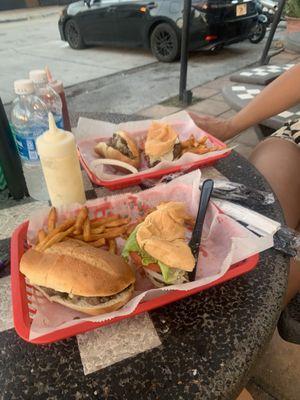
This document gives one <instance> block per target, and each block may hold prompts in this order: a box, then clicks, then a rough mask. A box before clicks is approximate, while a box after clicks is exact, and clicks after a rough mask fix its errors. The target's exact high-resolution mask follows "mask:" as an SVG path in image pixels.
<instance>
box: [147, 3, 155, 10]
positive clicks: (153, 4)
mask: <svg viewBox="0 0 300 400" xmlns="http://www.w3.org/2000/svg"><path fill="white" fill-rule="evenodd" d="M146 7H147V8H148V10H152V9H153V8H156V7H157V4H156V3H154V2H152V3H148V4H147V5H146Z"/></svg>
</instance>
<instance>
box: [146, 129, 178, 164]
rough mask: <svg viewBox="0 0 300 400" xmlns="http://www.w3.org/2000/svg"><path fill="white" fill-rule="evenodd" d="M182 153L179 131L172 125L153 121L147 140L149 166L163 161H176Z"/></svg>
mask: <svg viewBox="0 0 300 400" xmlns="http://www.w3.org/2000/svg"><path fill="white" fill-rule="evenodd" d="M181 154H182V149H181V144H180V141H179V138H178V134H177V132H176V131H175V130H174V129H173V128H172V126H171V125H168V124H162V123H159V122H153V123H152V125H151V126H150V128H149V131H148V135H147V139H146V142H145V157H146V160H147V164H148V166H149V167H154V166H155V165H156V164H158V163H159V162H161V161H174V160H176V159H178V158H179V157H180V156H181Z"/></svg>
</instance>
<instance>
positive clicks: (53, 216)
mask: <svg viewBox="0 0 300 400" xmlns="http://www.w3.org/2000/svg"><path fill="white" fill-rule="evenodd" d="M56 222H57V212H56V208H55V207H51V210H50V211H49V215H48V233H51V232H52V231H53V230H54V229H55V226H56Z"/></svg>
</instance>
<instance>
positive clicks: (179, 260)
mask: <svg viewBox="0 0 300 400" xmlns="http://www.w3.org/2000/svg"><path fill="white" fill-rule="evenodd" d="M190 220H191V216H189V215H188V214H187V213H186V211H185V205H184V203H180V202H169V203H163V204H161V205H159V206H158V207H157V209H156V210H155V211H153V212H152V213H151V214H149V215H148V216H147V217H146V218H145V220H144V222H142V223H141V224H139V225H138V226H137V227H136V228H135V230H134V231H133V232H132V233H131V235H130V236H129V238H128V240H127V242H126V244H125V247H124V249H123V253H122V256H123V257H125V258H126V259H127V260H129V259H131V260H132V261H133V263H134V264H135V265H136V266H137V267H143V268H144V271H145V272H146V275H147V276H148V277H149V279H150V280H151V281H152V283H153V284H154V285H155V286H157V287H162V286H165V285H174V284H180V283H184V282H187V281H188V276H187V275H188V274H187V272H189V271H192V270H193V269H194V266H195V259H194V257H193V254H192V252H191V249H190V248H189V246H188V243H187V238H186V232H187V231H186V228H185V225H184V223H185V221H190Z"/></svg>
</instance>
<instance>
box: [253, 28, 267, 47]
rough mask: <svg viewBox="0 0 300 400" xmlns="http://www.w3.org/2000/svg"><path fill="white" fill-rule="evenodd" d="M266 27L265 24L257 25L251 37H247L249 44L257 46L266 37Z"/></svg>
mask: <svg viewBox="0 0 300 400" xmlns="http://www.w3.org/2000/svg"><path fill="white" fill-rule="evenodd" d="M266 32H267V27H266V25H265V24H257V25H256V27H255V29H254V30H253V32H252V33H251V35H250V36H249V40H250V42H251V43H254V44H257V43H259V42H261V41H262V40H263V38H264V37H265V36H266Z"/></svg>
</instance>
